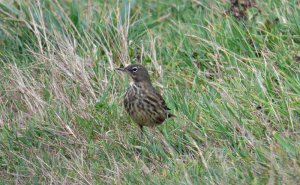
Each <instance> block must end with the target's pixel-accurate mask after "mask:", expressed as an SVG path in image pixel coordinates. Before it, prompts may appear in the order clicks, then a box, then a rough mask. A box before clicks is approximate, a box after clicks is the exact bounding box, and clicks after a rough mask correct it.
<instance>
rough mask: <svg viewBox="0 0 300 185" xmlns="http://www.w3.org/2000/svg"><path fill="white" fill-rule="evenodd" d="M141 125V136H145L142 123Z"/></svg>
mask: <svg viewBox="0 0 300 185" xmlns="http://www.w3.org/2000/svg"><path fill="white" fill-rule="evenodd" d="M139 127H140V130H141V137H143V136H144V130H143V126H142V125H139Z"/></svg>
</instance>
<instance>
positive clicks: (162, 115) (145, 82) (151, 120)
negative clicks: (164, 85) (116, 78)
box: [117, 64, 175, 131]
mask: <svg viewBox="0 0 300 185" xmlns="http://www.w3.org/2000/svg"><path fill="white" fill-rule="evenodd" d="M117 70H119V71H122V72H125V73H127V74H129V76H130V77H131V78H132V80H133V83H132V84H131V86H130V87H129V88H128V90H127V92H126V94H125V97H124V107H125V109H126V111H127V113H128V114H129V115H130V117H131V118H132V119H133V121H134V122H136V123H137V124H138V125H139V127H140V129H141V131H143V126H148V127H154V126H157V125H159V124H161V123H163V122H164V121H165V120H166V119H167V118H171V117H175V116H174V115H173V114H171V113H169V110H170V109H169V108H168V107H167V105H166V102H165V101H164V99H163V97H162V96H161V95H160V94H159V92H158V91H157V90H156V89H155V88H154V87H153V86H152V83H151V80H150V76H149V73H148V71H147V69H146V68H145V67H144V66H142V65H140V64H132V65H129V66H127V67H125V68H117Z"/></svg>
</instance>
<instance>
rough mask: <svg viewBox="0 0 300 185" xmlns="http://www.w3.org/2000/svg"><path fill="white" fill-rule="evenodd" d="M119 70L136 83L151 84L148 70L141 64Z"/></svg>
mask: <svg viewBox="0 0 300 185" xmlns="http://www.w3.org/2000/svg"><path fill="white" fill-rule="evenodd" d="M117 70H119V71H122V72H125V73H127V74H129V76H130V77H131V78H132V79H133V81H134V82H150V76H149V73H148V71H147V69H146V68H145V67H144V66H142V65H141V64H131V65H128V66H127V67H124V68H117Z"/></svg>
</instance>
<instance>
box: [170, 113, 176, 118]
mask: <svg viewBox="0 0 300 185" xmlns="http://www.w3.org/2000/svg"><path fill="white" fill-rule="evenodd" d="M168 118H176V116H175V115H174V114H171V113H169V112H168Z"/></svg>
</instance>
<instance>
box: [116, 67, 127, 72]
mask: <svg viewBox="0 0 300 185" xmlns="http://www.w3.org/2000/svg"><path fill="white" fill-rule="evenodd" d="M116 70H118V71H122V72H125V68H116Z"/></svg>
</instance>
